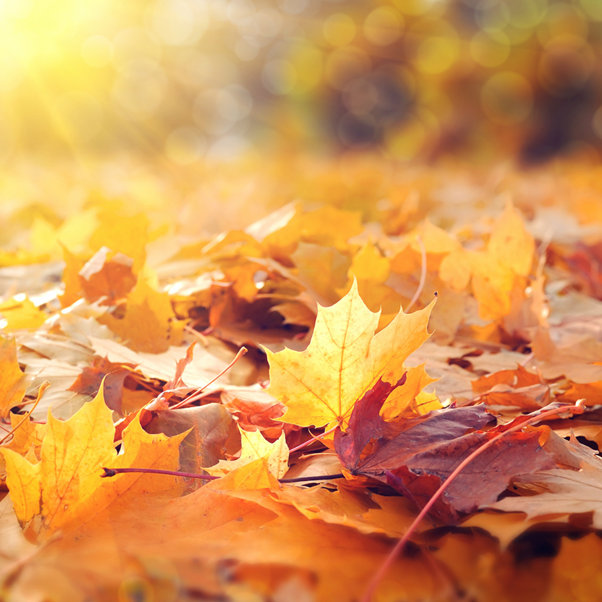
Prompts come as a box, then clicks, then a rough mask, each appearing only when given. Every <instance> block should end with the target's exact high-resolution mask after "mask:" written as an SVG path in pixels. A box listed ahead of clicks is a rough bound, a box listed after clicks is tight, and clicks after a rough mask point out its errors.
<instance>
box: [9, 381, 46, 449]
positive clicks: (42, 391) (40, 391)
mask: <svg viewBox="0 0 602 602" xmlns="http://www.w3.org/2000/svg"><path fill="white" fill-rule="evenodd" d="M49 386H50V383H49V382H48V381H47V380H45V381H44V382H43V383H42V384H41V385H40V388H39V389H38V398H37V399H36V402H35V403H34V404H33V407H32V408H31V410H29V412H27V414H25V416H23V420H21V421H19V422H18V423H17V424H16V426H15V428H13V429H11V430H10V431H9V432H8V433H7V434H6V435H4V437H2V439H0V445H2V444H3V443H4V442H5V441H6V440H7V439H8V438H9V437H10V436H11V435H12V434H14V432H15V431H16V430H17V429H18V428H19V427H20V426H21V425H22V424H23V423H24V422H25V421H26V420H27V419H28V418H29V417H30V416H31V413H32V412H33V411H34V410H35V409H36V408H37V407H38V404H39V403H40V399H42V395H43V394H44V391H46V389H47V388H48V387H49Z"/></svg>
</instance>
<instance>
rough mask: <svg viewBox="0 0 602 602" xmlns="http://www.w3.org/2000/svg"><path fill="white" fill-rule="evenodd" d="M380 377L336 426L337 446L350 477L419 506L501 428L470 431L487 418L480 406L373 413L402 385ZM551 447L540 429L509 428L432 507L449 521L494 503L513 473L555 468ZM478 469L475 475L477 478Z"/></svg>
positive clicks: (482, 407)
mask: <svg viewBox="0 0 602 602" xmlns="http://www.w3.org/2000/svg"><path fill="white" fill-rule="evenodd" d="M404 382H405V379H402V380H400V381H399V382H398V383H396V384H395V385H391V384H389V383H386V382H383V381H382V380H381V381H379V382H378V383H377V384H376V385H375V386H374V387H373V388H372V389H371V390H370V391H369V392H368V393H366V395H365V396H364V397H363V398H362V399H361V400H360V401H358V403H357V404H356V405H355V407H354V409H353V412H352V414H351V418H350V420H349V425H348V427H347V430H346V431H345V432H342V431H341V430H340V429H337V430H336V431H335V437H334V444H335V450H336V452H337V454H338V456H339V458H340V459H341V462H342V463H343V465H344V466H345V467H346V468H347V469H348V470H349V471H350V472H351V474H354V475H365V476H371V477H373V478H376V479H379V480H382V481H384V482H386V483H388V484H389V485H391V486H392V487H394V488H395V489H397V490H398V491H399V492H400V493H402V494H403V495H404V496H407V497H409V498H410V499H412V500H414V501H415V503H416V504H417V505H418V506H419V507H422V506H424V505H425V504H426V502H428V501H429V499H430V498H431V497H432V495H433V494H434V493H435V492H436V491H437V489H438V488H439V486H440V485H441V483H442V482H443V481H444V480H445V479H446V478H447V477H448V476H449V475H450V474H451V473H452V472H453V470H454V469H455V468H456V467H457V466H458V465H459V464H460V462H461V461H462V460H463V459H464V458H466V457H468V456H469V455H470V454H471V453H472V452H473V451H474V450H476V449H477V448H479V447H481V446H482V445H483V444H484V443H485V442H486V441H488V440H490V439H492V438H493V437H495V436H496V435H497V434H498V433H499V430H498V429H499V427H498V428H494V429H491V430H490V431H487V432H479V431H478V430H477V432H473V431H474V429H481V428H483V427H484V426H486V425H487V424H488V423H491V422H492V421H493V417H492V416H491V415H489V414H488V413H487V412H486V410H485V408H484V406H482V405H479V406H473V407H464V408H445V409H442V410H438V411H434V412H431V413H430V414H428V415H426V416H422V417H420V418H412V419H408V420H398V421H395V422H386V421H385V420H383V418H382V417H381V416H380V415H379V412H380V409H381V407H382V405H383V403H384V401H385V399H386V398H387V396H388V395H389V394H390V392H391V391H392V390H393V389H395V388H397V387H401V386H403V384H404ZM555 453H556V449H555V448H554V447H553V446H550V448H549V449H548V448H544V453H542V446H541V444H540V433H539V432H538V431H537V430H535V429H534V430H532V431H531V432H526V433H513V434H512V435H511V436H507V437H505V438H503V439H501V440H500V441H499V442H498V443H496V444H495V445H493V446H492V447H490V448H489V449H487V450H486V452H485V453H483V454H481V455H480V456H478V457H477V458H476V459H475V460H473V461H472V463H471V464H470V465H469V466H468V467H467V468H465V469H464V470H463V471H462V472H461V473H460V474H459V475H458V476H457V477H456V479H455V480H454V481H453V482H452V483H451V484H450V486H449V487H448V488H447V490H446V491H445V492H444V494H443V496H442V499H441V500H439V502H438V503H437V505H436V506H435V508H434V510H433V511H434V513H435V514H436V515H438V516H439V518H440V519H442V520H443V521H444V522H451V523H453V522H455V521H456V520H457V518H458V513H467V512H473V511H474V510H475V509H476V508H478V507H479V506H480V505H482V504H485V503H488V500H489V501H491V502H493V501H495V500H496V499H497V497H498V495H499V494H500V493H501V492H502V491H504V490H505V489H506V487H507V486H508V485H509V483H510V480H511V478H512V477H513V476H515V475H518V474H521V473H527V472H534V471H537V470H546V469H549V468H553V467H555V466H556V463H555ZM477 475H478V476H477Z"/></svg>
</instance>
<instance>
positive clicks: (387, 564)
mask: <svg viewBox="0 0 602 602" xmlns="http://www.w3.org/2000/svg"><path fill="white" fill-rule="evenodd" d="M580 401H581V400H579V401H578V402H577V404H576V405H572V406H562V407H559V408H554V409H552V410H548V411H547V412H542V413H541V414H538V415H537V416H533V417H532V418H529V419H528V420H525V421H524V422H521V423H520V424H517V425H515V426H513V427H511V428H509V429H508V430H507V431H504V432H502V433H500V434H499V435H497V436H495V437H494V438H493V439H490V440H489V441H487V442H486V443H485V444H483V445H481V447H479V448H478V449H476V450H475V451H473V452H472V453H471V454H470V455H469V456H468V457H466V458H464V460H462V462H460V464H458V466H457V467H456V468H455V470H454V471H453V472H452V473H451V474H450V475H449V476H448V477H447V479H445V481H443V483H442V484H441V486H440V487H439V489H437V491H436V492H435V493H434V494H433V495H432V497H431V499H430V500H429V501H428V502H427V503H426V505H425V506H424V508H423V509H422V510H421V511H420V513H419V514H418V516H417V517H416V518H415V519H414V522H413V523H412V524H411V525H410V528H409V529H408V530H407V531H406V533H405V535H404V536H403V537H402V538H401V539H400V540H399V541H398V542H397V544H396V545H395V547H394V548H393V549H392V550H391V552H390V553H389V555H388V556H387V558H386V560H385V561H384V562H383V564H382V565H381V566H380V568H379V569H378V571H377V572H376V574H375V575H374V577H373V578H372V580H371V581H370V583H369V584H368V587H367V588H366V590H365V592H364V595H363V596H362V598H361V601H360V602H371V600H372V597H373V595H374V592H375V591H376V588H377V587H378V586H379V584H380V582H381V581H382V580H383V578H384V576H385V575H386V574H387V573H388V572H389V569H390V568H391V566H392V565H393V563H394V562H395V560H396V559H397V557H398V556H399V554H400V553H401V551H402V550H403V548H404V547H405V545H406V543H407V542H408V540H409V539H410V537H411V536H412V535H413V534H414V531H416V528H417V527H418V525H419V524H420V522H421V521H422V519H423V518H424V517H425V516H426V515H427V514H428V513H429V511H430V510H431V508H432V507H433V506H434V504H435V502H436V501H437V500H438V499H439V498H440V497H441V495H442V494H443V492H444V491H445V490H446V489H447V488H448V487H449V485H450V484H451V483H452V482H453V481H454V479H455V478H456V477H457V476H458V475H459V474H460V473H461V472H462V471H463V470H464V468H466V466H467V465H468V464H470V463H471V462H472V461H473V460H474V459H475V458H476V457H477V456H479V455H480V454H481V453H483V452H484V451H485V450H486V449H487V448H489V447H491V446H492V445H494V444H495V443H497V442H498V441H499V440H500V439H501V438H502V437H505V436H506V435H507V434H508V433H514V432H516V431H519V430H521V429H522V428H524V427H526V426H530V425H532V424H534V423H536V422H539V421H541V420H544V419H546V418H550V417H552V416H554V415H556V414H561V413H564V412H571V413H579V414H581V413H582V412H583V407H582V406H581V404H580Z"/></svg>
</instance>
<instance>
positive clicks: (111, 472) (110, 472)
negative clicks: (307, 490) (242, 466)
mask: <svg viewBox="0 0 602 602" xmlns="http://www.w3.org/2000/svg"><path fill="white" fill-rule="evenodd" d="M102 469H103V470H104V471H105V473H104V474H103V475H101V478H103V479H104V478H106V477H114V476H116V475H118V474H124V473H131V472H142V473H149V474H162V475H167V476H170V477H184V478H186V479H203V480H204V481H215V480H217V479H221V478H222V477H216V476H213V475H204V474H198V473H195V472H178V471H177V470H161V469H159V468H106V467H104V466H103V468H102ZM344 477H345V475H344V474H342V473H338V474H326V475H321V476H317V477H296V478H294V479H278V481H279V482H280V483H307V482H311V481H330V480H333V479H342V478H344Z"/></svg>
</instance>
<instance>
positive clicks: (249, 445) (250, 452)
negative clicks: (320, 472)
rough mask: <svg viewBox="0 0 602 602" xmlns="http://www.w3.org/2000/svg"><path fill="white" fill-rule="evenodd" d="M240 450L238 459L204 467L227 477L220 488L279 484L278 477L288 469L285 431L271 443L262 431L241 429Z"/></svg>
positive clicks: (220, 483)
mask: <svg viewBox="0 0 602 602" xmlns="http://www.w3.org/2000/svg"><path fill="white" fill-rule="evenodd" d="M240 439H241V444H242V447H241V452H240V457H239V458H238V459H236V460H230V461H226V460H220V461H219V462H218V463H217V464H216V465H215V466H210V467H205V469H204V470H205V471H207V472H208V473H209V474H211V475H214V476H224V477H225V478H223V479H220V481H219V484H216V485H215V486H216V487H217V488H218V489H229V488H233V489H247V488H251V489H260V488H264V487H276V488H277V487H278V481H277V479H279V478H281V477H283V476H284V475H285V474H286V471H287V470H288V446H287V444H286V439H285V435H284V433H282V434H281V435H280V437H279V438H278V439H277V440H276V441H275V442H274V443H269V442H268V441H266V439H265V438H264V437H263V435H262V434H261V432H260V431H254V432H248V431H243V430H242V429H240Z"/></svg>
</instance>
